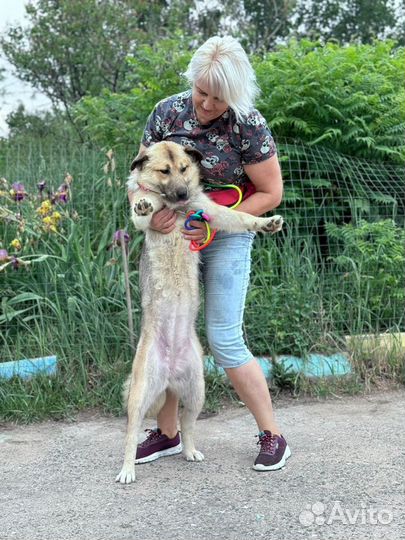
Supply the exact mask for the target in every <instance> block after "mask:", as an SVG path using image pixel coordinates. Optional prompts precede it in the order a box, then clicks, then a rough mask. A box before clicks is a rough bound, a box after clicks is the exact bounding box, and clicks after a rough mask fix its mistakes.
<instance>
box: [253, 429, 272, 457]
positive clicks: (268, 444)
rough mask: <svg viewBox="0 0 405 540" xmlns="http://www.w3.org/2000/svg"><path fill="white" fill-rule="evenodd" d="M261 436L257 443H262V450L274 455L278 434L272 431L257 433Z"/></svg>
mask: <svg viewBox="0 0 405 540" xmlns="http://www.w3.org/2000/svg"><path fill="white" fill-rule="evenodd" d="M256 437H259V440H258V441H257V443H256V444H260V446H261V448H260V451H261V452H266V454H270V455H274V454H275V452H276V449H277V436H276V435H273V434H272V433H260V434H259V435H256Z"/></svg>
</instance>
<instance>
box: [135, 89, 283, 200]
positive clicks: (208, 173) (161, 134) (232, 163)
mask: <svg viewBox="0 0 405 540" xmlns="http://www.w3.org/2000/svg"><path fill="white" fill-rule="evenodd" d="M160 141H173V142H176V143H179V144H181V145H183V146H191V147H193V148H196V149H197V150H199V151H200V152H201V153H202V155H203V156H204V159H203V160H202V162H201V165H202V167H201V173H202V182H203V184H205V185H204V191H211V190H214V191H215V190H217V189H221V186H223V185H224V184H235V185H237V186H244V187H248V184H250V180H249V177H248V176H247V174H246V173H245V171H244V168H243V165H250V164H254V163H260V162H261V161H265V160H266V159H269V158H270V157H272V156H273V155H274V154H275V153H276V145H275V143H274V140H273V137H272V135H271V132H270V130H269V128H268V126H267V123H266V120H265V119H264V118H263V116H262V115H261V114H260V113H259V111H257V110H256V109H253V110H252V111H251V112H250V113H249V115H248V116H247V117H245V118H244V120H243V121H242V122H241V121H238V120H237V119H236V115H235V113H234V111H233V110H232V109H228V110H227V111H225V112H224V113H223V114H222V115H221V116H220V117H219V118H217V119H216V120H214V121H213V122H211V123H210V124H208V125H201V124H200V123H199V122H198V120H197V117H196V115H195V113H194V108H193V103H192V97H191V90H188V91H186V92H182V93H181V94H176V95H174V96H171V97H169V98H166V99H164V100H162V101H160V102H159V103H158V104H157V105H156V107H155V108H154V110H153V111H152V113H151V115H150V116H149V118H148V120H147V123H146V126H145V131H144V134H143V138H142V144H143V145H144V146H146V147H148V146H150V145H151V144H153V143H155V142H160ZM207 184H214V187H212V186H208V185H207Z"/></svg>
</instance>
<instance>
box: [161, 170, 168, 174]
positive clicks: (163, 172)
mask: <svg viewBox="0 0 405 540" xmlns="http://www.w3.org/2000/svg"><path fill="white" fill-rule="evenodd" d="M159 172H161V173H162V174H169V172H170V169H162V170H160V171H159Z"/></svg>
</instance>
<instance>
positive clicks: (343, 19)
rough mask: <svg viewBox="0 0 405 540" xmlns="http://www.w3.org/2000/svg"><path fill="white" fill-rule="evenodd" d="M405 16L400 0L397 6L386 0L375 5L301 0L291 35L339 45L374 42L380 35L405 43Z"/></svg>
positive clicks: (349, 0)
mask: <svg viewBox="0 0 405 540" xmlns="http://www.w3.org/2000/svg"><path fill="white" fill-rule="evenodd" d="M401 11H402V17H401V16H400V12H401ZM403 16H404V6H403V4H402V6H401V5H400V2H398V3H397V6H396V7H395V4H394V2H387V0H374V1H373V3H372V5H371V4H370V2H365V1H364V0H340V1H339V2H336V0H317V1H310V2H308V0H300V1H298V2H297V6H296V9H295V10H294V14H293V20H294V29H293V31H292V34H294V35H296V36H299V37H304V38H310V39H314V40H315V39H322V40H324V41H328V40H333V41H337V42H338V43H340V44H345V43H346V44H347V43H372V41H373V40H374V39H375V38H377V37H378V38H380V39H382V38H383V37H385V38H387V37H389V38H393V39H395V40H397V41H400V42H401V44H402V45H405V41H404V37H405V34H404V29H403V28H402V27H401V22H402V24H403ZM401 19H402V21H401Z"/></svg>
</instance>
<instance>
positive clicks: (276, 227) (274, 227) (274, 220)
mask: <svg viewBox="0 0 405 540" xmlns="http://www.w3.org/2000/svg"><path fill="white" fill-rule="evenodd" d="M283 223H284V220H283V218H282V217H281V216H272V217H271V218H269V219H268V220H267V223H266V225H264V227H262V228H261V231H262V232H266V233H271V234H274V233H276V232H279V231H281V229H282V228H283Z"/></svg>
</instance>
